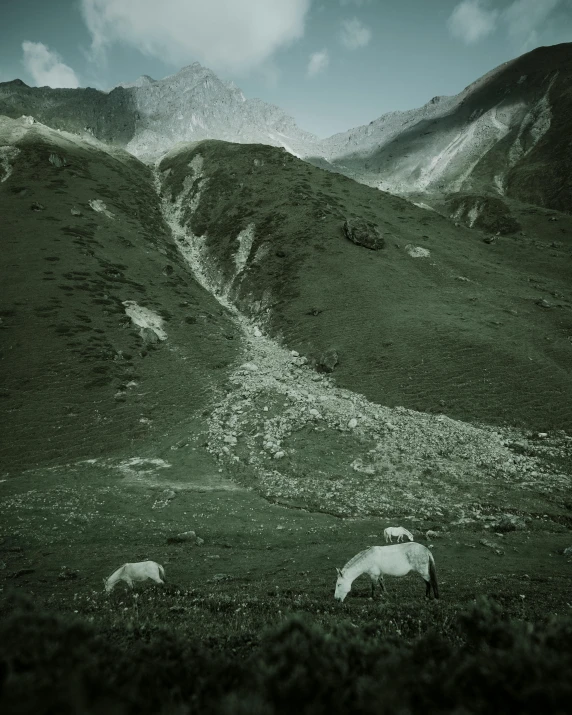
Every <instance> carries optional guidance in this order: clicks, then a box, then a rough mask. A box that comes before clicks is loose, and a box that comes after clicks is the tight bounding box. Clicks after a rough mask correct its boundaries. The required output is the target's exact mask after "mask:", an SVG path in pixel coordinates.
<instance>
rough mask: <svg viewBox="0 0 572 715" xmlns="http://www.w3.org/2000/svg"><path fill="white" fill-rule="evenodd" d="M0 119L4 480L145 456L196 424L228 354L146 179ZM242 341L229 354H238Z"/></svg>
mask: <svg viewBox="0 0 572 715" xmlns="http://www.w3.org/2000/svg"><path fill="white" fill-rule="evenodd" d="M105 149H106V147H105V146H104V145H100V144H99V143H98V142H96V141H94V140H91V143H88V142H84V141H81V140H79V139H78V138H77V137H74V136H73V135H71V134H66V133H64V132H58V131H54V130H51V129H49V128H47V127H45V126H42V125H39V124H32V125H31V124H28V123H26V122H25V121H24V120H11V119H7V118H5V117H1V118H0V215H1V217H2V230H1V232H0V233H1V242H0V247H1V250H2V269H1V271H2V274H1V277H0V280H1V283H2V295H1V298H0V318H1V322H0V338H1V340H2V348H1V362H0V365H1V391H0V397H1V399H0V414H1V422H2V425H1V432H2V443H1V446H0V458H1V460H2V465H3V468H4V470H5V471H11V470H18V469H21V468H24V467H30V466H33V465H37V464H49V463H53V462H59V463H62V462H65V461H66V460H72V459H74V458H78V457H82V456H85V457H87V456H89V457H94V456H98V455H100V454H101V455H105V456H106V457H111V456H112V455H114V454H117V453H123V452H126V453H128V454H129V456H130V457H133V455H134V454H135V455H144V454H146V450H147V449H148V445H149V443H150V442H151V441H152V440H154V441H155V443H156V442H157V440H160V439H161V438H162V437H163V435H164V433H165V431H166V430H167V429H168V431H169V433H170V435H171V437H172V439H173V440H176V435H177V430H178V429H180V424H181V423H182V422H185V423H186V422H188V420H189V419H191V418H192V416H193V415H196V414H200V411H201V410H202V409H204V406H205V405H206V404H207V402H208V401H209V400H210V399H211V397H212V389H213V385H214V386H218V385H219V384H220V382H221V380H222V376H223V375H224V374H225V372H226V368H227V367H228V366H229V365H230V363H231V362H233V360H234V358H235V355H236V351H237V348H238V346H236V345H235V344H234V342H233V340H232V339H231V338H233V337H234V330H233V325H232V324H231V323H230V321H229V320H228V318H227V317H226V314H225V313H224V312H223V311H221V308H220V305H219V304H218V303H217V302H216V301H215V300H214V298H213V297H212V296H211V295H209V294H208V293H207V292H206V291H205V290H204V289H203V288H201V287H200V286H199V285H198V284H197V283H196V281H195V280H194V279H193V278H192V276H191V275H190V273H189V271H188V268H187V266H186V265H185V263H184V261H183V260H182V258H181V256H180V254H179V252H178V251H177V249H176V247H175V245H174V243H173V241H172V238H171V234H170V232H169V231H168V229H167V227H166V226H165V223H164V221H163V218H162V215H161V212H160V207H159V200H158V197H157V195H156V193H155V191H154V188H153V182H152V176H151V172H150V171H149V169H148V168H147V167H146V166H144V165H143V164H141V163H140V162H139V161H138V160H137V159H135V158H133V157H132V156H130V155H129V154H127V153H125V152H122V151H120V150H115V151H114V152H113V154H110V153H109V151H105ZM236 342H238V341H236Z"/></svg>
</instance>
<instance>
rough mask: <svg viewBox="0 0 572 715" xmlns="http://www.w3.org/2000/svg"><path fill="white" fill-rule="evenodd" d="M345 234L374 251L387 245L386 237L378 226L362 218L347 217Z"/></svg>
mask: <svg viewBox="0 0 572 715" xmlns="http://www.w3.org/2000/svg"><path fill="white" fill-rule="evenodd" d="M344 234H345V236H346V238H348V239H349V240H350V241H351V242H352V243H355V244H356V245H358V246H363V247H364V248H370V249H371V250H372V251H379V250H380V249H381V248H383V247H384V246H385V239H384V238H383V236H382V235H381V233H380V232H379V229H378V228H377V226H376V225H375V224H374V223H372V222H371V221H366V220H365V219H362V218H355V219H346V221H345V222H344Z"/></svg>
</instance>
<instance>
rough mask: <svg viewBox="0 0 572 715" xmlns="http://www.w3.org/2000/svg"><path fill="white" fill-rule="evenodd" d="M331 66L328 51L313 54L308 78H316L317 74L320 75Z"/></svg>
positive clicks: (309, 63) (309, 64)
mask: <svg viewBox="0 0 572 715" xmlns="http://www.w3.org/2000/svg"><path fill="white" fill-rule="evenodd" d="M329 64H330V55H329V54H328V50H322V51H321V52H313V53H312V54H311V55H310V61H309V62H308V77H315V76H316V75H317V74H320V72H323V71H324V70H325V69H326V67H327V66H328V65H329Z"/></svg>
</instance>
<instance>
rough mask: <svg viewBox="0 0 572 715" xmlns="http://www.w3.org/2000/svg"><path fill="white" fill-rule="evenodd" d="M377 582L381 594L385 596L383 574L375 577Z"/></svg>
mask: <svg viewBox="0 0 572 715" xmlns="http://www.w3.org/2000/svg"><path fill="white" fill-rule="evenodd" d="M377 582H378V584H379V585H380V586H381V590H382V591H383V595H384V596H386V595H387V589H386V588H385V582H384V580H383V576H380V577H379V578H378V579H377Z"/></svg>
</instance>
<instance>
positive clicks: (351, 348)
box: [159, 141, 572, 429]
mask: <svg viewBox="0 0 572 715" xmlns="http://www.w3.org/2000/svg"><path fill="white" fill-rule="evenodd" d="M159 169H160V172H161V173H162V175H163V181H164V190H165V193H166V194H167V195H169V196H171V198H172V200H173V201H175V202H176V204H177V205H178V206H179V207H180V209H181V217H182V218H181V220H182V221H183V223H185V224H186V225H187V226H188V227H189V228H190V229H191V232H192V234H193V235H194V237H195V238H194V239H192V240H190V243H189V246H191V247H192V249H193V251H194V253H193V255H194V257H195V260H196V262H197V264H198V265H199V267H202V270H203V272H204V274H205V275H206V277H207V280H208V281H209V282H210V284H211V285H212V286H213V287H214V288H215V289H216V290H218V292H219V293H220V294H221V295H225V296H227V297H228V298H229V299H231V300H232V301H234V302H235V303H236V305H237V306H238V307H239V308H240V309H241V310H242V311H244V312H245V313H247V314H249V315H251V316H254V317H255V318H256V319H257V320H258V321H261V322H262V323H264V324H266V325H267V326H268V329H269V330H270V331H271V333H272V334H273V335H276V336H280V337H281V338H282V339H283V340H284V342H285V343H286V344H287V345H288V346H289V347H290V348H293V349H296V350H297V351H299V352H300V353H301V354H302V355H303V356H306V357H307V358H308V360H309V361H310V363H311V364H314V365H315V367H316V368H317V369H318V370H329V369H333V377H334V378H335V381H336V383H337V384H338V385H340V386H343V387H346V388H348V389H351V390H354V391H357V392H359V393H362V394H364V395H366V396H367V397H368V398H369V399H371V400H373V401H375V402H378V403H380V404H384V405H389V406H393V405H403V406H405V407H408V408H412V409H416V410H422V411H436V412H444V413H446V414H448V415H449V416H452V417H455V418H460V419H465V420H483V421H487V422H493V423H503V422H505V421H506V422H508V423H511V424H521V425H529V426H535V427H537V428H539V429H540V428H542V429H544V428H548V427H554V428H566V427H569V426H570V425H571V424H572V410H571V409H570V401H569V395H570V391H571V388H572V382H571V377H570V373H569V365H570V350H571V344H570V339H569V338H570V334H571V330H572V312H571V311H572V303H571V302H570V293H569V275H570V273H569V272H570V266H569V262H570V243H569V235H570V234H569V233H568V232H566V235H564V234H559V235H561V240H560V242H559V243H558V247H552V248H551V246H550V245H549V244H548V243H547V242H546V236H545V235H543V232H541V231H538V233H535V234H534V235H533V236H532V237H531V236H526V237H524V236H523V237H520V236H519V237H518V238H502V239H501V238H497V239H495V240H493V242H492V243H490V244H489V243H485V242H484V240H483V239H484V238H487V236H488V234H483V233H481V232H480V231H477V230H469V229H467V228H463V227H459V226H454V225H453V224H451V222H450V221H448V220H447V219H445V218H443V217H442V216H440V215H439V214H437V213H436V212H434V211H429V210H425V209H422V208H419V207H417V206H414V205H412V204H410V203H408V202H406V201H404V200H402V199H400V198H397V197H393V196H390V195H388V194H385V193H382V192H379V191H378V190H375V189H372V188H369V187H367V186H363V185H360V184H358V183H356V182H354V181H352V180H350V179H348V178H346V177H344V176H341V175H336V174H332V173H328V172H326V171H323V170H320V169H317V168H315V167H312V166H310V165H308V164H306V163H304V162H302V161H300V160H297V159H295V158H294V157H292V156H291V155H289V154H287V153H286V152H284V151H281V150H279V149H276V148H272V147H266V146H260V145H248V146H244V145H240V146H238V145H232V144H226V143H223V142H217V141H207V142H200V143H198V144H194V145H190V146H189V147H188V148H184V149H181V150H180V151H174V152H172V153H171V154H170V155H169V156H167V157H166V158H165V159H164V160H163V161H162V162H161V164H160V166H159ZM535 211H542V210H541V209H535ZM359 218H361V219H365V220H366V221H368V222H370V223H371V224H372V225H374V226H376V227H377V229H378V230H379V232H380V234H381V235H382V236H383V237H384V239H385V247H384V248H383V249H381V250H377V251H373V250H368V249H367V248H365V247H363V246H359V245H356V244H354V243H352V242H350V241H349V240H348V239H347V238H346V237H345V235H344V231H343V226H344V222H345V220H346V219H359ZM564 219H566V217H564ZM524 220H526V217H525V219H524ZM545 220H546V223H545V225H546V226H551V225H554V226H556V225H559V226H562V224H557V223H548V217H545ZM550 230H556V229H550Z"/></svg>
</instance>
